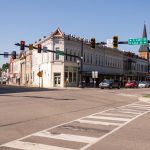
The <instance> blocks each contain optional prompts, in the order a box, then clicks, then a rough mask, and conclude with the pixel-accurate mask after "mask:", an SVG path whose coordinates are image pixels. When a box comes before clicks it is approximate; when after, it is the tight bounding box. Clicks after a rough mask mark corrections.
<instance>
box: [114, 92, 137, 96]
mask: <svg viewBox="0 0 150 150" xmlns="http://www.w3.org/2000/svg"><path fill="white" fill-rule="evenodd" d="M116 95H119V96H128V97H138V96H137V95H131V94H125V93H119V94H116Z"/></svg>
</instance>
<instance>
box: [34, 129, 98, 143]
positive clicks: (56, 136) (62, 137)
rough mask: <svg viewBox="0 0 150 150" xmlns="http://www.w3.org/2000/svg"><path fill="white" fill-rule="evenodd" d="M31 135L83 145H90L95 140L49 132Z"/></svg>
mask: <svg viewBox="0 0 150 150" xmlns="http://www.w3.org/2000/svg"><path fill="white" fill-rule="evenodd" d="M33 135H34V136H41V137H47V138H53V139H60V140H67V141H75V142H83V143H91V142H93V141H95V140H97V138H94V137H86V136H79V135H71V134H51V133H50V132H39V133H35V134H33Z"/></svg>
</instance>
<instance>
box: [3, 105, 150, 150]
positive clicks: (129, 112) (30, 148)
mask: <svg viewBox="0 0 150 150" xmlns="http://www.w3.org/2000/svg"><path fill="white" fill-rule="evenodd" d="M146 104H147V103H146ZM133 105H136V106H137V105H138V106H140V104H139V102H135V103H132V104H128V105H125V106H120V107H117V108H112V109H108V110H104V111H102V112H98V113H94V114H91V115H89V116H84V117H81V118H79V119H76V120H72V121H69V122H67V123H63V124H59V125H56V126H53V127H50V128H48V129H45V130H43V131H40V132H37V133H34V134H30V135H28V136H25V137H22V138H20V139H17V140H14V141H12V142H8V143H6V144H3V145H0V147H4V146H5V147H10V148H17V147H13V146H14V145H16V144H18V147H19V146H20V147H21V148H22V149H23V147H24V145H26V148H25V150H73V149H69V148H65V147H60V146H58V147H57V146H51V145H45V144H38V143H30V142H22V141H21V140H24V139H27V138H29V137H31V136H34V135H37V136H38V135H41V134H42V133H43V132H50V130H52V129H55V128H57V127H61V126H63V125H67V124H70V123H73V122H76V121H78V122H80V123H86V124H93V125H94V124H96V125H104V126H109V125H112V126H115V128H113V129H111V130H110V132H107V133H106V134H104V135H102V136H100V137H98V138H95V140H94V139H93V138H94V137H90V136H84V137H85V138H83V136H82V138H81V136H80V135H73V134H71V136H69V134H62V133H60V134H59V135H61V136H62V137H61V136H58V134H57V138H64V139H65V140H66V141H68V142H69V141H71V140H72V141H73V140H75V137H76V138H77V136H78V137H79V136H80V139H79V141H80V142H81V141H82V140H83V141H86V140H85V139H86V138H87V142H86V144H87V145H86V146H83V147H82V148H80V150H85V149H87V148H88V147H90V146H92V145H93V144H95V143H97V142H99V141H100V140H102V139H103V138H105V137H107V136H108V135H110V134H112V133H114V132H115V131H117V130H119V129H120V128H122V127H123V126H125V125H126V124H128V123H130V122H131V121H133V120H135V119H136V118H138V117H140V116H142V115H144V114H146V113H148V112H150V110H145V112H143V111H138V113H137V111H136V110H135V109H132V108H130V109H124V107H130V106H133ZM147 106H149V107H150V105H148V104H147ZM112 111H113V112H112ZM96 115H99V116H98V117H102V115H114V116H113V117H109V118H117V117H115V115H116V116H118V118H119V117H120V118H122V119H127V121H125V122H123V123H117V121H116V122H114V123H112V122H106V121H104V122H103V121H95V120H88V117H90V116H95V117H96ZM123 116H124V117H128V118H124V117H123ZM103 117H107V116H103ZM93 119H94V118H93ZM95 119H96V118H95ZM114 121H115V120H114ZM42 136H43V134H42ZM68 138H69V139H68ZM91 138H92V139H91ZM55 139H56V138H55ZM67 139H68V140H67ZM77 140H78V139H77ZM83 143H85V142H83ZM34 145H36V146H34ZM11 146H12V147H11ZM39 147H40V148H39ZM18 149H19V148H18Z"/></svg>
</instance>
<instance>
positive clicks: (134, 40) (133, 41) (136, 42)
mask: <svg viewBox="0 0 150 150" xmlns="http://www.w3.org/2000/svg"><path fill="white" fill-rule="evenodd" d="M147 44H148V40H147V38H132V39H129V40H128V45H147Z"/></svg>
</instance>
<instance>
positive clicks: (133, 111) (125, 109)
mask: <svg viewBox="0 0 150 150" xmlns="http://www.w3.org/2000/svg"><path fill="white" fill-rule="evenodd" d="M120 110H123V111H127V112H131V113H133V114H141V113H142V112H143V111H138V110H134V109H129V108H121V109H120Z"/></svg>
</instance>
